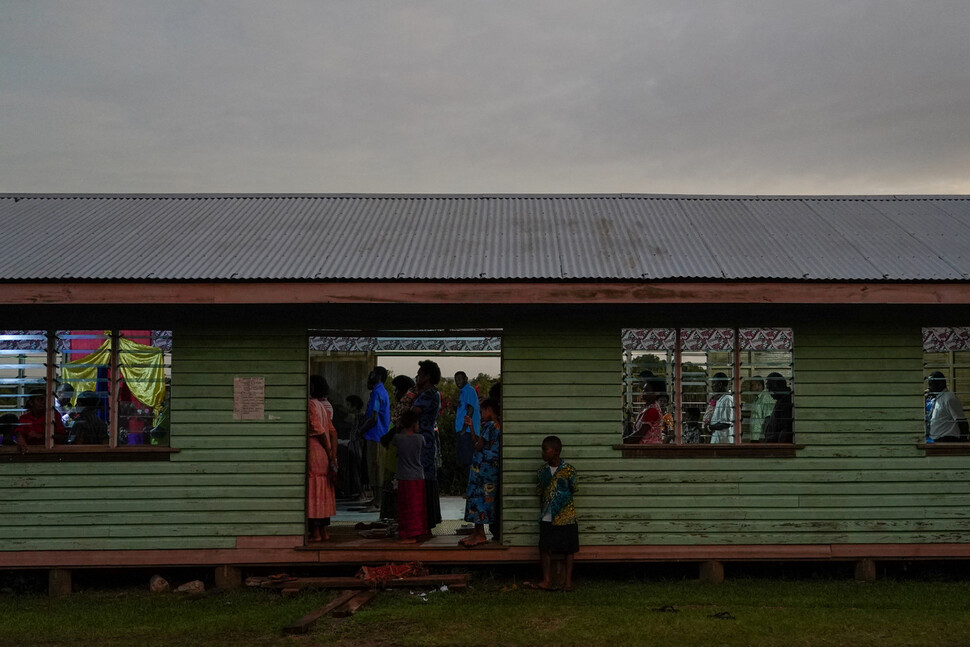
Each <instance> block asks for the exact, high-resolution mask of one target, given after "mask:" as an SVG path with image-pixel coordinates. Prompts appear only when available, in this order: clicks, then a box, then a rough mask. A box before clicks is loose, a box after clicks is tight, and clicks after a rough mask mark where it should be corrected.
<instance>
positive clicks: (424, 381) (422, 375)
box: [414, 359, 441, 390]
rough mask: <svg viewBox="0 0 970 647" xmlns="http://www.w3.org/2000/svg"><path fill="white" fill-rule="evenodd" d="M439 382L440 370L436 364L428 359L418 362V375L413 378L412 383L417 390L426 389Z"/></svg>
mask: <svg viewBox="0 0 970 647" xmlns="http://www.w3.org/2000/svg"><path fill="white" fill-rule="evenodd" d="M440 381H441V369H440V368H439V367H438V364H437V363H435V362H433V361H431V360H430V359H426V360H424V361H423V362H418V374H417V375H416V376H415V378H414V382H415V384H416V385H417V387H418V388H419V389H421V390H424V389H428V388H430V387H432V386H434V385H435V384H437V383H438V382H440Z"/></svg>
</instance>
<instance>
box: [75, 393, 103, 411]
mask: <svg viewBox="0 0 970 647" xmlns="http://www.w3.org/2000/svg"><path fill="white" fill-rule="evenodd" d="M100 401H101V398H100V396H99V395H98V394H97V393H95V392H94V391H81V393H80V394H78V396H77V406H78V407H83V408H85V409H90V408H93V407H96V406H98V403H99V402H100Z"/></svg>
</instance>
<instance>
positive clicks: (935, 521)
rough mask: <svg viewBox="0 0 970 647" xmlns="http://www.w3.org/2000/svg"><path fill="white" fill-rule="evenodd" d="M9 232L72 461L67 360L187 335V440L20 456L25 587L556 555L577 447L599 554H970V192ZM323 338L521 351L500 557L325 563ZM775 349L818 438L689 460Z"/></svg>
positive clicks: (137, 219) (590, 534) (18, 302)
mask: <svg viewBox="0 0 970 647" xmlns="http://www.w3.org/2000/svg"><path fill="white" fill-rule="evenodd" d="M0 222H3V227H4V233H3V236H0V294H2V295H3V303H4V304H5V305H4V307H3V310H2V313H3V314H2V319H3V321H2V325H0V330H2V331H5V332H6V331H41V332H42V333H43V331H48V332H47V333H46V335H47V336H46V337H44V338H43V339H41V338H38V340H35V341H37V344H39V345H38V346H37V347H36V348H35V351H36V353H40V354H43V359H42V360H41V361H39V365H42V366H44V369H43V370H44V371H45V374H44V375H43V377H42V379H41V380H40V383H42V385H48V386H47V387H46V388H47V394H46V396H45V397H46V404H47V409H46V410H47V412H48V413H47V422H46V424H47V426H48V436H50V434H51V433H52V430H53V428H54V427H55V422H54V420H53V419H54V417H55V416H56V414H55V413H54V412H53V411H54V409H53V405H54V398H55V396H56V393H55V391H56V389H55V386H54V384H55V383H56V382H57V381H58V380H59V379H60V376H61V375H62V374H63V371H64V370H65V367H64V364H66V363H67V362H68V361H69V360H70V359H71V357H70V356H68V355H65V353H64V351H63V348H61V347H60V346H58V344H60V343H61V341H58V340H59V339H62V338H65V339H66V338H69V337H70V336H71V335H70V334H69V333H70V331H78V330H84V331H90V330H96V331H101V330H103V331H107V332H106V333H105V335H104V337H103V340H102V342H103V343H104V344H105V348H106V349H107V352H109V353H110V354H111V360H110V361H109V362H108V366H107V368H108V369H109V370H108V372H107V373H103V374H101V376H100V377H99V378H98V379H101V380H104V379H109V380H110V379H112V378H110V376H112V375H114V376H117V375H119V370H120V369H119V366H120V364H121V363H122V361H123V360H122V359H119V354H120V353H123V352H124V351H123V349H121V348H120V346H119V344H120V339H122V338H123V337H124V335H123V334H122V333H121V332H119V331H124V330H146V331H148V330H156V331H157V330H164V331H171V350H170V352H169V351H165V353H164V356H165V360H164V361H165V362H166V363H170V367H168V368H166V370H167V371H168V372H169V373H168V375H169V377H170V394H169V397H170V405H169V406H170V418H171V423H170V436H169V437H168V438H167V439H166V440H165V442H163V443H162V444H157V445H153V444H150V443H148V442H146V443H145V444H132V445H125V444H124V441H123V434H122V433H121V431H120V427H119V425H121V424H122V423H120V422H119V421H118V420H117V419H114V420H113V421H112V425H113V426H112V429H111V442H110V444H109V445H88V446H75V445H64V444H54V443H53V442H52V439H51V438H48V442H47V446H40V447H31V448H30V451H29V452H28V453H27V454H21V453H20V452H18V450H17V448H16V447H13V446H4V447H0V459H2V460H0V538H2V539H0V568H64V569H69V568H77V567H108V566H133V565H179V564H193V565H212V566H222V565H228V566H240V565H268V564H294V563H305V564H310V563H354V562H364V561H366V562H380V561H383V560H394V559H415V558H417V559H421V560H424V561H446V562H458V561H464V562H480V561H502V562H515V561H531V560H533V559H535V558H536V555H537V553H536V549H535V543H536V536H537V523H536V522H537V515H538V507H537V500H536V497H535V495H534V485H533V484H534V480H535V473H536V470H537V468H538V467H539V466H540V465H541V462H540V459H539V444H540V442H541V440H542V438H543V437H544V436H546V435H549V434H556V435H558V436H559V437H560V438H562V440H563V442H564V444H565V450H564V453H563V456H564V458H565V459H566V460H567V461H569V462H570V463H572V464H573V465H574V466H575V467H576V468H577V470H578V472H579V474H580V488H581V490H580V494H579V496H578V498H577V508H578V512H579V517H580V536H581V543H582V549H581V552H580V554H579V556H578V559H580V560H587V561H594V560H603V561H636V560H640V561H653V560H693V561H698V562H704V561H708V560H763V559H772V560H788V559H793V560H796V559H797V560H803V559H818V560H833V559H837V560H864V559H870V560H871V559H910V558H944V559H965V558H970V543H968V540H970V517H968V515H967V509H968V507H970V482H968V475H970V469H968V463H967V461H968V460H970V444H964V443H946V444H943V443H927V442H926V438H925V428H924V423H925V415H926V401H925V399H924V388H925V387H926V384H925V381H924V378H925V376H926V373H927V366H930V365H932V362H934V361H936V362H942V364H941V366H944V367H945V369H946V374H947V376H948V377H949V379H950V381H951V386H950V388H951V389H952V390H953V391H955V392H957V393H958V395H959V394H961V393H962V392H963V391H967V390H970V382H968V379H970V375H968V373H970V363H968V362H967V360H966V358H967V355H966V354H964V351H967V350H968V349H970V346H967V343H966V338H967V334H966V332H967V331H966V329H965V327H966V326H970V307H968V304H970V253H968V250H970V198H966V197H962V196H938V197H934V196H908V197H893V196H884V197H848V196H833V197H790V198H788V197H785V198H782V197H705V196H642V195H629V196H628V195H602V196H514V195H513V196H422V195H403V196H383V195H373V196H359V195H345V196H344V195H322V196H223V195H201V196H175V195H146V196H140V195H117V196H102V195H71V196H65V195H6V196H0ZM321 330H322V331H328V334H331V333H332V334H338V335H347V336H348V337H353V336H359V335H364V334H380V333H381V332H382V331H396V332H400V331H414V332H413V334H414V335H415V336H420V335H422V334H428V333H427V331H429V330H431V331H439V333H440V332H441V331H445V332H448V331H452V332H454V331H488V334H497V335H500V336H501V355H502V383H503V406H504V421H503V422H504V426H503V451H502V460H503V471H502V488H501V490H502V502H503V505H502V515H503V526H502V527H503V530H502V536H501V541H500V542H498V543H497V544H496V545H495V546H493V547H492V548H489V549H485V550H464V551H462V550H459V549H457V548H454V549H452V548H447V549H446V548H435V547H430V546H421V545H418V546H416V547H412V548H400V547H396V546H392V545H389V544H387V543H386V542H373V543H371V544H368V545H364V544H362V543H361V542H356V543H354V544H353V545H340V544H338V543H334V544H333V545H329V546H326V547H323V548H320V547H313V548H312V549H307V548H306V547H304V545H303V544H304V542H303V535H304V509H305V503H304V488H305V463H304V460H305V442H306V441H305V432H306V430H305V424H306V388H307V374H308V368H309V352H308V338H309V336H310V335H311V333H312V331H321ZM643 330H648V331H658V330H659V331H661V332H662V336H663V335H666V336H667V337H668V339H669V340H673V341H670V342H669V345H668V346H665V347H664V348H663V349H660V350H665V351H667V352H668V355H667V359H668V361H667V369H666V371H667V372H666V378H665V379H666V380H667V383H668V385H669V389H670V390H671V391H672V393H671V405H670V406H671V408H672V411H673V414H674V415H673V417H674V418H675V426H676V432H675V433H673V435H672V436H671V437H670V438H672V439H673V440H672V441H671V442H669V443H667V444H662V445H636V446H630V445H623V444H622V439H623V434H624V408H625V407H629V406H635V403H634V402H631V401H629V395H627V396H625V395H624V393H625V391H626V393H627V394H629V392H630V391H631V387H630V382H631V373H630V370H629V367H627V370H626V373H624V370H625V368H624V367H625V357H626V360H627V363H629V357H628V356H626V355H625V349H624V342H623V339H624V335H625V334H629V332H630V331H643ZM705 330H708V331H709V330H714V331H721V332H724V331H727V332H724V335H725V337H724V338H725V339H727V340H729V342H728V343H727V345H726V346H725V345H723V344H722V345H721V346H719V347H718V348H717V350H718V352H720V353H721V354H722V357H721V359H719V360H717V361H715V360H714V359H712V356H711V355H710V354H707V355H705V356H706V357H707V368H704V367H701V368H700V369H698V366H697V365H698V364H699V363H702V362H700V360H698V361H697V362H694V364H690V363H689V362H688V361H687V360H686V359H685V358H684V357H686V356H684V357H682V356H681V355H680V353H682V352H685V349H686V346H683V344H684V343H685V342H684V341H683V340H685V339H687V337H689V336H690V335H691V334H693V333H695V332H697V331H705ZM751 330H754V331H759V330H760V331H763V330H769V331H778V330H781V331H784V334H785V335H787V336H788V339H789V341H788V342H787V345H786V346H783V347H780V349H781V352H782V353H783V355H784V356H786V357H788V358H789V359H788V365H787V372H784V371H783V372H784V373H785V377H786V379H788V380H789V381H790V384H791V385H792V387H793V398H794V412H795V413H794V442H793V443H752V442H744V441H746V440H750V438H748V437H746V436H745V435H744V433H742V425H739V426H738V429H737V430H736V431H735V432H734V433H735V434H736V436H735V438H734V440H735V441H737V442H733V443H724V444H711V443H709V442H706V443H697V444H689V443H685V442H684V438H685V436H684V433H685V432H684V426H685V424H686V420H681V418H683V417H684V412H685V410H686V407H685V402H686V400H685V398H686V397H687V396H686V395H685V394H686V390H685V387H684V384H685V383H686V382H687V378H686V372H688V371H696V370H700V371H701V372H702V373H703V372H704V371H707V373H706V374H705V375H703V376H702V377H701V382H700V383H701V384H707V383H709V380H710V377H711V376H710V371H708V369H711V368H712V367H714V365H715V364H717V362H721V363H722V364H723V365H724V366H725V367H726V368H727V370H728V373H729V379H731V381H732V388H733V389H734V392H735V396H736V402H735V408H736V411H737V414H738V416H739V419H740V418H742V417H745V416H747V415H748V413H747V412H746V407H747V402H748V401H749V400H750V399H751V398H750V397H748V396H749V395H750V394H745V393H744V391H745V389H746V387H745V386H744V383H745V380H747V379H749V378H750V377H752V375H753V371H754V368H752V367H750V366H749V364H750V363H751V362H752V360H751V355H750V354H749V355H747V356H744V355H743V351H745V350H751V347H747V348H746V347H744V343H745V342H744V337H745V335H746V334H749V332H750V331H751ZM745 331H748V332H745ZM928 331H929V332H928ZM455 334H457V333H455ZM933 335H936V337H937V338H943V337H945V338H946V340H944V341H943V342H940V344H938V346H939V347H935V346H933V345H932V338H933ZM44 339H46V341H44ZM927 339H930V342H927V341H926V340H927ZM732 340H733V341H732ZM0 341H2V340H0ZM924 342H926V343H924ZM146 345H147V346H151V344H146ZM691 349H692V350H693V351H695V352H696V353H701V354H703V353H705V346H704V345H703V343H701V344H700V345H697V346H693V347H691ZM626 350H627V351H629V350H630V349H629V348H628V349H626ZM640 350H641V351H649V350H651V347H650V346H649V345H647V346H642V347H641V348H640ZM3 352H4V353H6V357H7V359H5V360H4V362H5V365H4V368H5V369H6V370H15V368H16V367H13V368H11V366H12V362H13V361H14V360H12V359H10V358H12V357H14V356H16V355H17V351H16V349H15V348H13V347H12V346H11V347H8V349H7V350H5V351H3ZM725 353H726V354H725ZM785 354H787V355H785ZM627 355H628V353H627ZM697 357H700V355H697ZM73 359H77V357H76V355H75V356H74V357H73ZM18 361H20V360H18ZM692 361H693V360H692ZM783 363H784V362H783ZM732 368H733V370H732ZM35 370H37V369H36V367H35ZM105 376H109V377H107V378H106V377H105ZM252 378H256V379H252ZM632 379H633V381H634V382H635V381H636V379H637V378H636V376H635V375H634V376H633V378H632ZM15 382H16V380H15V379H13V378H9V379H6V380H5V381H4V384H6V385H7V386H8V387H11V386H12V385H14V383H15ZM22 383H23V380H21V382H20V384H21V385H22ZM245 387H254V388H255V391H253V392H252V393H250V395H252V396H254V398H255V399H254V402H255V403H256V406H255V408H250V409H246V407H247V406H248V405H246V403H243V404H242V405H240V403H239V399H238V398H239V397H240V389H243V388H245ZM118 388H120V387H118V385H114V386H113V387H111V389H113V390H110V392H111V393H114V390H117V389H118ZM635 389H636V387H633V390H634V391H635ZM678 389H679V391H678ZM704 389H705V391H704V392H705V393H706V387H704ZM7 393H8V396H9V398H8V400H6V402H7V403H8V405H5V406H7V408H8V409H10V410H14V409H15V408H17V407H21V408H22V403H23V398H24V394H23V393H20V394H17V393H13V392H10V391H9V390H8V392H7ZM111 397H112V398H114V399H113V400H112V405H113V409H112V410H113V411H114V412H115V413H114V414H113V415H114V416H117V415H118V413H117V412H118V410H119V408H120V407H119V406H118V402H119V400H118V397H119V396H117V395H111ZM250 404H252V403H250ZM234 406H235V408H234ZM240 406H242V407H243V410H242V411H240V409H239V407H240ZM260 406H261V407H262V409H261V410H260V409H259V407H260ZM18 413H19V412H18ZM157 414H158V412H157V411H156V412H154V413H153V416H152V417H153V418H154V417H155V416H156V415H157ZM110 415H112V414H110V413H109V416H110ZM153 422H155V421H154V420H153ZM705 440H706V439H705Z"/></svg>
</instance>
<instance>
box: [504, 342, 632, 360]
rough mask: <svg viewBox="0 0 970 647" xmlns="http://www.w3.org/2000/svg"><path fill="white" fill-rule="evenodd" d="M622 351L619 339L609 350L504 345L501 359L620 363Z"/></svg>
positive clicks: (579, 347)
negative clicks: (612, 361)
mask: <svg viewBox="0 0 970 647" xmlns="http://www.w3.org/2000/svg"><path fill="white" fill-rule="evenodd" d="M622 354H623V349H622V348H621V347H620V340H619V337H617V339H616V343H615V344H613V345H612V346H611V347H610V348H602V347H597V346H575V347H566V346H547V347H544V348H533V347H525V346H514V345H513V346H509V345H508V344H505V345H504V346H503V347H502V359H503V361H505V362H508V361H519V360H523V361H525V360H535V361H544V362H549V361H568V362H573V361H576V360H604V359H605V360H607V361H611V360H614V358H615V359H616V361H620V360H621V359H622Z"/></svg>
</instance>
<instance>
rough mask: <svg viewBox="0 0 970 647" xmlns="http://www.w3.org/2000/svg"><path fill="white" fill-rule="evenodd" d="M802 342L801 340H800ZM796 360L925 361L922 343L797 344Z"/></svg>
mask: <svg viewBox="0 0 970 647" xmlns="http://www.w3.org/2000/svg"><path fill="white" fill-rule="evenodd" d="M798 341H799V342H801V340H800V339H799V340H798ZM793 355H794V360H795V361H796V362H798V363H801V362H812V361H815V360H820V359H821V360H830V359H836V360H841V361H843V362H844V361H845V360H856V361H854V362H852V363H853V364H855V363H858V364H863V365H865V364H868V363H869V360H873V359H898V360H908V361H910V362H919V363H922V362H923V348H922V345H921V344H915V345H914V344H908V345H899V346H883V345H874V344H872V342H870V343H867V344H853V345H847V346H831V345H818V346H806V345H803V344H801V343H799V344H796V345H795V348H794V349H793Z"/></svg>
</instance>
